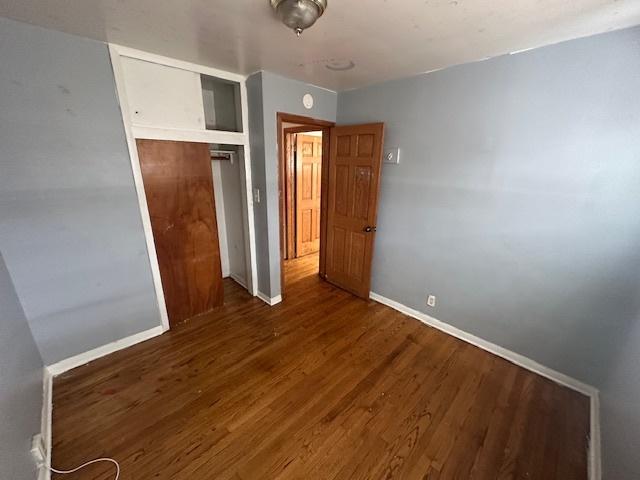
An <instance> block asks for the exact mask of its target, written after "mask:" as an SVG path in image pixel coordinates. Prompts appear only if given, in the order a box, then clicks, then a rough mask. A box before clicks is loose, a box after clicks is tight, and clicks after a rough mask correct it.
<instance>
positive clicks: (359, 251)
mask: <svg viewBox="0 0 640 480" xmlns="http://www.w3.org/2000/svg"><path fill="white" fill-rule="evenodd" d="M277 121H278V152H279V154H278V157H279V163H280V165H279V173H280V181H279V194H280V195H279V196H280V271H281V276H280V281H281V285H282V292H283V295H284V296H286V293H287V281H288V279H287V278H286V274H285V273H286V272H287V270H289V269H288V268H287V263H286V262H301V261H304V262H305V266H304V267H305V268H304V270H305V271H307V272H308V273H309V272H310V273H309V274H315V273H317V274H319V275H320V277H321V278H322V279H324V280H326V281H328V282H329V283H332V284H333V285H335V286H337V287H339V288H342V289H344V290H347V291H349V292H351V293H353V294H354V295H356V296H359V297H361V298H363V299H368V298H369V292H370V286H371V264H372V259H373V251H374V241H375V236H376V231H377V226H376V218H377V210H378V208H377V207H378V194H379V188H380V174H381V171H382V145H383V143H384V124H382V123H369V124H360V125H348V126H336V125H335V124H333V123H330V122H325V121H319V120H314V119H310V118H306V117H300V116H297V115H289V114H284V113H278V114H277ZM313 137H318V138H319V139H318V140H316V139H314V138H313ZM314 171H316V172H318V173H317V174H316V175H314ZM318 185H319V187H318ZM318 196H319V198H318ZM317 204H319V205H320V213H319V215H317V216H314V212H315V211H316V210H317ZM318 222H319V227H318ZM314 229H315V230H314ZM318 233H319V235H318ZM318 237H319V238H318ZM316 245H319V252H318V253H317V260H316V257H312V256H311V255H316V251H317V250H316ZM307 263H308V264H307ZM316 265H317V268H316ZM296 270H299V269H296Z"/></svg>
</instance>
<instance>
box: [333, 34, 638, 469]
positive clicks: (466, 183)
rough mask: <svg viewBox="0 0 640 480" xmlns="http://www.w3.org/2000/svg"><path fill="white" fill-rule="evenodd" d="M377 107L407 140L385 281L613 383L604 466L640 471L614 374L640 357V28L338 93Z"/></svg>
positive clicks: (490, 335) (385, 229)
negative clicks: (636, 338)
mask: <svg viewBox="0 0 640 480" xmlns="http://www.w3.org/2000/svg"><path fill="white" fill-rule="evenodd" d="M372 121H382V122H385V124H386V145H387V146H394V147H400V149H401V161H400V165H397V166H392V165H388V166H385V167H384V168H383V173H382V186H381V196H380V210H379V218H378V233H377V237H376V247H375V255H374V262H373V283H372V289H373V291H375V292H377V293H379V294H381V295H384V296H386V297H389V298H391V299H393V300H396V301H398V302H401V303H403V304H405V305H408V306H410V307H412V308H415V309H417V310H420V311H423V312H425V313H427V314H429V315H432V316H434V317H436V318H438V319H440V320H442V321H444V322H447V323H449V324H451V325H454V326H456V327H458V328H461V329H462V330H465V331H467V332H471V333H473V334H475V335H478V336H479V337H482V338H484V339H487V340H489V341H491V342H494V343H497V344H499V345H502V346H504V347H506V348H508V349H510V350H513V351H515V352H518V353H520V354H523V355H526V356H528V357H530V358H532V359H535V360H537V361H539V362H540V363H542V364H544V365H547V366H549V367H552V368H554V369H557V370H559V371H561V372H564V373H566V374H569V375H572V376H574V377H577V378H579V379H581V380H583V381H585V382H588V383H591V384H593V385H596V386H598V387H601V388H603V392H602V397H603V399H602V400H603V428H604V432H605V443H604V452H605V466H606V471H607V478H609V479H612V480H613V479H616V480H618V479H623V478H638V476H639V475H640V456H638V455H637V451H638V446H640V445H639V444H640V431H638V429H637V428H635V429H632V426H636V427H637V426H638V418H639V416H640V410H638V404H639V403H638V396H639V394H640V386H638V385H639V383H638V382H635V383H634V384H633V386H627V388H622V385H624V381H622V379H619V380H618V381H612V382H611V383H609V384H607V378H608V377H610V376H611V374H612V371H615V372H618V374H621V375H622V376H623V377H633V376H634V375H635V377H637V375H638V370H639V369H640V363H638V361H637V360H638V351H639V349H640V347H638V343H637V341H636V343H635V344H634V343H633V341H632V340H630V335H631V334H632V332H636V333H637V331H638V321H639V320H638V295H637V292H638V287H639V286H640V215H639V214H638V212H639V211H640V29H638V28H635V29H629V30H624V31H620V32H615V33H610V34H605V35H599V36H594V37H590V38H586V39H580V40H575V41H571V42H566V43H562V44H559V45H555V46H550V47H546V48H541V49H537V50H533V51H529V52H526V53H521V54H518V55H507V56H503V57H499V58H495V59H492V60H489V61H485V62H479V63H474V64H467V65H463V66H459V67H454V68H450V69H447V70H444V71H440V72H435V73H431V74H426V75H421V76H417V77H413V78H407V79H403V80H397V81H392V82H388V83H384V84H381V85H375V86H371V87H368V88H362V89H358V90H354V91H349V92H344V93H341V94H340V95H339V98H338V123H339V124H349V123H361V122H372ZM429 293H430V294H435V295H437V298H438V304H437V306H436V307H435V308H428V307H426V305H425V300H426V296H427V294H429ZM628 342H632V343H631V344H629V343H628ZM621 345H626V350H625V351H624V353H623V352H620V351H619V349H620V346H621ZM605 385H608V387H607V388H606V389H605V388H604V387H605ZM631 390H632V391H633V392H634V393H633V395H634V396H633V397H630V398H632V399H635V403H629V401H627V400H621V399H619V398H618V397H621V396H624V395H629V394H630V391H631ZM614 398H618V399H617V400H613V399H614ZM618 401H620V402H622V403H623V404H624V407H623V406H620V408H619V409H617V413H615V416H616V417H617V418H616V419H615V422H616V423H617V425H627V426H628V427H627V429H626V433H627V436H626V437H625V439H626V440H627V441H628V442H629V443H628V444H627V445H628V446H627V449H625V447H624V446H623V442H622V441H620V440H618V441H617V442H614V441H613V440H612V439H614V438H615V436H616V434H617V433H620V432H617V431H616V429H615V428H613V426H612V425H613V422H614V418H613V417H614V413H613V412H612V410H611V409H612V408H613V406H612V404H613V403H616V402H618ZM631 401H632V402H633V401H634V400H631ZM632 404H633V405H635V408H634V409H632V408H631V405H632ZM610 422H612V423H610ZM631 440H633V442H631ZM629 445H633V446H635V447H636V448H635V449H633V448H629ZM630 452H636V453H633V454H632V453H630ZM631 456H633V457H634V461H633V465H631ZM623 457H626V459H627V460H628V462H627V465H626V467H624V468H625V469H626V470H624V471H625V473H626V476H618V475H617V474H616V465H617V464H618V463H619V461H620V460H621V459H622V458H623Z"/></svg>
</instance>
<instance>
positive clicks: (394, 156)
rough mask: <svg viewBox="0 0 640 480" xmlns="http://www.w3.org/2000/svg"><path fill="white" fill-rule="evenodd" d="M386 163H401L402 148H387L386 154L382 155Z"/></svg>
mask: <svg viewBox="0 0 640 480" xmlns="http://www.w3.org/2000/svg"><path fill="white" fill-rule="evenodd" d="M382 160H383V161H384V163H390V164H393V165H398V164H399V163H400V149H399V148H385V149H384V155H383V156H382Z"/></svg>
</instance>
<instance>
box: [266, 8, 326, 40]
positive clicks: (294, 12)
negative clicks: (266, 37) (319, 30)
mask: <svg viewBox="0 0 640 480" xmlns="http://www.w3.org/2000/svg"><path fill="white" fill-rule="evenodd" d="M270 1H271V6H272V7H273V9H274V10H275V11H276V14H277V15H278V17H280V20H282V23H284V24H285V25H286V26H287V27H289V28H291V29H293V31H294V32H296V35H297V36H300V34H301V33H302V32H303V30H306V29H307V28H309V27H311V26H312V25H313V24H314V23H316V20H318V19H319V18H320V17H321V16H322V14H323V13H324V11H325V10H326V9H327V0H270Z"/></svg>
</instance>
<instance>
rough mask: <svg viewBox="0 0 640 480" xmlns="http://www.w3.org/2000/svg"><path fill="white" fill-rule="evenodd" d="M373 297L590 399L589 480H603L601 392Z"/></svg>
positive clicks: (534, 362)
mask: <svg viewBox="0 0 640 480" xmlns="http://www.w3.org/2000/svg"><path fill="white" fill-rule="evenodd" d="M369 297H370V298H371V299H372V300H375V301H376V302H379V303H382V304H384V305H387V306H388V307H391V308H393V309H394V310H397V311H399V312H401V313H404V314H405V315H408V316H410V317H413V318H415V319H417V320H419V321H421V322H422V323H424V324H426V325H429V326H430V327H433V328H436V329H438V330H440V331H442V332H444V333H447V334H449V335H451V336H454V337H456V338H459V339H460V340H463V341H465V342H467V343H470V344H471V345H475V346H476V347H478V348H481V349H483V350H486V351H487V352H490V353H493V354H494V355H497V356H498V357H501V358H504V359H505V360H508V361H509V362H511V363H514V364H516V365H518V366H519V367H522V368H526V369H527V370H529V371H531V372H533V373H536V374H538V375H540V376H542V377H545V378H548V379H549V380H552V381H553V382H555V383H558V384H560V385H563V386H565V387H567V388H570V389H572V390H575V391H576V392H579V393H582V394H583V395H586V396H588V397H589V399H590V410H591V411H590V430H591V433H590V436H589V457H588V461H589V480H600V479H601V478H602V473H601V451H600V407H599V400H598V389H597V388H595V387H592V386H591V385H587V384H586V383H583V382H581V381H579V380H576V379H575V378H572V377H570V376H568V375H565V374H564V373H560V372H558V371H556V370H553V369H551V368H548V367H545V366H544V365H541V364H540V363H538V362H536V361H534V360H531V359H530V358H527V357H525V356H524V355H520V354H519V353H515V352H513V351H511V350H508V349H506V348H504V347H501V346H500V345H496V344H495V343H491V342H489V341H487V340H484V339H482V338H480V337H477V336H475V335H473V334H471V333H467V332H465V331H464V330H460V329H459V328H456V327H454V326H452V325H449V324H448V323H445V322H442V321H440V320H438V319H436V318H433V317H431V316H429V315H427V314H426V313H423V312H420V311H418V310H415V309H413V308H411V307H408V306H406V305H403V304H402V303H399V302H396V301H395V300H391V299H389V298H387V297H384V296H382V295H380V294H378V293H374V292H371V293H370V294H369Z"/></svg>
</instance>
